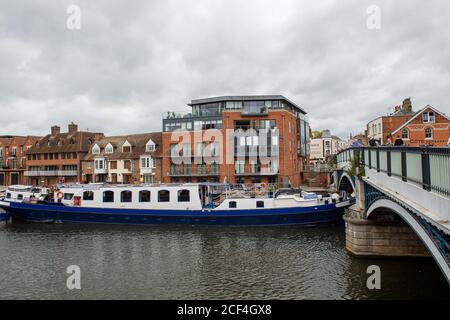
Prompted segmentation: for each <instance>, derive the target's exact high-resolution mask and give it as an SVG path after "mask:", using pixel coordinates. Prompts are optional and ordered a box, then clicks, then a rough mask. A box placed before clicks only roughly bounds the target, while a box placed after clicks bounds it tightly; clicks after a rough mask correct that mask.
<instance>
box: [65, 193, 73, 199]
mask: <svg viewBox="0 0 450 320" xmlns="http://www.w3.org/2000/svg"><path fill="white" fill-rule="evenodd" d="M72 198H73V193H64V200H72Z"/></svg>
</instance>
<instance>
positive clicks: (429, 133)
mask: <svg viewBox="0 0 450 320" xmlns="http://www.w3.org/2000/svg"><path fill="white" fill-rule="evenodd" d="M425 139H433V129H431V128H426V129H425Z"/></svg>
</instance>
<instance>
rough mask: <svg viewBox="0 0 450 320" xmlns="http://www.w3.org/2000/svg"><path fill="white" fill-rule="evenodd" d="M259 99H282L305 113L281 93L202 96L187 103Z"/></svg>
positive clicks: (303, 111)
mask: <svg viewBox="0 0 450 320" xmlns="http://www.w3.org/2000/svg"><path fill="white" fill-rule="evenodd" d="M261 100H284V101H286V102H288V103H290V104H291V105H293V106H294V107H295V108H296V109H298V110H299V111H300V112H302V113H304V114H306V111H305V110H303V109H302V108H301V107H300V106H298V105H297V104H295V103H294V102H292V101H291V100H289V99H287V98H286V97H285V96H282V95H254V96H218V97H211V98H203V99H194V100H192V101H191V103H189V104H188V105H189V106H192V105H194V104H204V103H213V102H223V101H261Z"/></svg>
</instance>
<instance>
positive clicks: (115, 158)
mask: <svg viewBox="0 0 450 320" xmlns="http://www.w3.org/2000/svg"><path fill="white" fill-rule="evenodd" d="M161 155H162V134H161V133H160V132H156V133H145V134H135V135H126V136H115V137H103V138H101V139H98V140H95V141H94V143H93V144H92V145H91V147H90V149H89V153H88V154H87V155H86V156H85V157H84V158H83V161H82V171H83V173H82V181H83V182H84V183H90V182H109V183H114V184H116V183H124V184H131V183H159V182H161V181H162V177H161V173H162V159H161Z"/></svg>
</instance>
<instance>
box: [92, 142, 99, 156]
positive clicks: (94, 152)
mask: <svg viewBox="0 0 450 320" xmlns="http://www.w3.org/2000/svg"><path fill="white" fill-rule="evenodd" d="M100 151H101V150H100V146H99V145H98V144H96V145H94V146H93V147H92V154H100Z"/></svg>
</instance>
